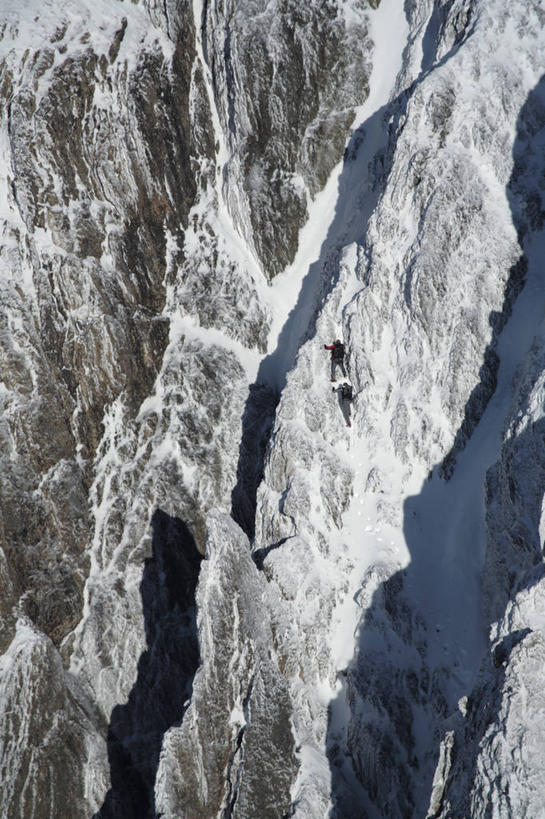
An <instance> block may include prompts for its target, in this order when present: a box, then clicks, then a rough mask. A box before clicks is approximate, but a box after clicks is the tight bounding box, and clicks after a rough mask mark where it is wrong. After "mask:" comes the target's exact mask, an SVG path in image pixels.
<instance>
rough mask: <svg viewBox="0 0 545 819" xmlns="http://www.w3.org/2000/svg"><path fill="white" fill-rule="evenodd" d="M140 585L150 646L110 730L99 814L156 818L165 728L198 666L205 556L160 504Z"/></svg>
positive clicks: (104, 818) (176, 715) (179, 712)
mask: <svg viewBox="0 0 545 819" xmlns="http://www.w3.org/2000/svg"><path fill="white" fill-rule="evenodd" d="M151 525H152V532H153V539H152V555H151V557H149V558H147V559H146V561H145V564H144V572H143V575H142V582H141V585H140V593H141V595H142V607H143V614H144V622H145V630H146V643H147V649H146V651H144V653H143V654H142V656H141V657H140V660H139V661H138V677H137V680H136V682H135V684H134V686H133V688H132V690H131V692H130V694H129V699H128V701H127V703H126V704H125V705H117V706H116V707H115V708H114V709H113V711H112V715H111V719H110V725H109V729H108V739H107V744H108V759H109V763H110V777H111V787H110V790H109V791H108V793H107V795H106V798H105V801H104V804H103V805H102V807H101V808H100V810H99V811H98V812H97V813H96V814H95V816H94V819H156V817H157V813H156V810H155V798H154V786H155V777H156V774H157V768H158V765H159V754H160V751H161V743H162V740H163V735H164V734H165V732H166V731H167V730H168V729H169V728H171V727H172V726H174V725H179V724H180V722H181V720H182V717H183V715H184V711H185V709H186V706H187V701H188V699H189V697H190V696H191V687H192V682H193V677H194V675H195V672H196V670H197V668H198V665H199V645H198V639H197V628H196V612H195V589H196V586H197V581H198V577H199V569H200V564H201V561H202V555H201V554H200V552H199V551H198V549H197V547H196V545H195V541H194V539H193V536H192V535H191V532H190V531H189V529H188V528H187V526H186V524H185V523H184V522H183V521H182V520H179V519H178V518H172V517H170V516H169V515H167V514H166V513H165V512H162V511H161V510H157V511H156V512H155V513H154V515H153V519H152V521H151Z"/></svg>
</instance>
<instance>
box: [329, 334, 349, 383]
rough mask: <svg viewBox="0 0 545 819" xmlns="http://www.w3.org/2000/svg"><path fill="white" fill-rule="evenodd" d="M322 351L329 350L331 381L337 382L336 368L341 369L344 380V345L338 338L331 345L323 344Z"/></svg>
mask: <svg viewBox="0 0 545 819" xmlns="http://www.w3.org/2000/svg"><path fill="white" fill-rule="evenodd" d="M324 350H331V380H332V381H336V380H337V379H336V378H335V372H336V369H337V367H340V368H341V371H342V374H343V375H344V377H345V378H346V370H345V368H344V344H343V343H342V341H341V340H340V338H337V339H335V341H334V342H333V344H329V345H328V344H324Z"/></svg>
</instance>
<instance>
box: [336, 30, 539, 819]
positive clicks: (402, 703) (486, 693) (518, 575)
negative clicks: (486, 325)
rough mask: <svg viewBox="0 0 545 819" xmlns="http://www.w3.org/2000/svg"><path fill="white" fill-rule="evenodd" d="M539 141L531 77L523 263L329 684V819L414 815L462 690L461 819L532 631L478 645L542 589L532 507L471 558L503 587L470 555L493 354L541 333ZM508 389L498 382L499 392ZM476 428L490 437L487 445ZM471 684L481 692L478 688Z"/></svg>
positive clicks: (513, 183)
mask: <svg viewBox="0 0 545 819" xmlns="http://www.w3.org/2000/svg"><path fill="white" fill-rule="evenodd" d="M430 24H431V25H433V26H435V27H437V26H438V21H437V20H436V19H435V18H434V19H433V20H432V21H431V23H430ZM427 59H428V61H429V56H428V58H427ZM430 64H431V63H430ZM400 103H401V106H402V107H403V100H402V99H401V98H400V99H399V100H397V101H396V102H395V103H393V105H396V104H400ZM544 135H545V79H543V78H542V80H541V81H540V83H539V84H538V86H536V88H535V89H534V90H533V91H532V92H531V93H530V95H529V97H528V99H527V101H526V102H525V104H524V106H523V108H522V109H521V112H520V114H519V118H518V121H517V136H516V140H515V143H514V145H513V159H514V164H513V171H512V174H511V177H510V180H509V183H508V187H507V198H508V201H509V204H510V208H511V212H512V218H513V223H514V225H515V227H516V229H517V234H518V237H519V243H520V247H521V255H520V257H519V259H518V261H517V262H516V264H515V265H513V267H512V269H511V271H510V276H509V280H508V282H507V285H506V290H505V294H504V305H503V309H502V311H501V312H499V313H497V312H494V311H493V312H492V313H491V315H490V325H491V328H492V340H491V342H490V344H489V346H488V348H487V350H486V352H485V354H484V360H483V365H482V368H481V382H480V383H479V384H478V385H477V387H476V388H475V389H474V390H473V391H472V393H471V395H470V396H469V397H468V401H467V405H466V409H465V415H464V419H463V422H462V424H461V426H460V429H459V430H458V433H457V435H456V437H455V441H454V443H453V447H452V449H451V451H450V452H449V454H448V455H447V456H446V457H445V458H444V459H443V461H442V463H440V464H438V465H437V466H436V468H435V469H434V470H433V472H432V473H431V475H430V478H429V480H428V481H427V482H426V484H425V485H424V486H423V488H422V491H421V493H420V494H419V495H417V496H414V497H411V498H408V499H407V501H406V502H405V506H404V534H405V539H406V543H407V546H408V549H409V552H410V556H411V562H410V563H409V565H408V566H407V567H406V568H405V569H403V570H401V571H398V572H396V573H395V574H394V575H393V576H391V577H390V578H388V579H387V580H385V582H383V583H381V584H380V585H379V586H378V588H377V590H376V591H375V593H374V595H373V598H372V602H371V605H370V606H369V608H368V609H367V610H366V612H365V614H364V616H363V619H362V621H361V624H360V626H359V629H358V632H357V635H356V648H355V653H354V657H353V660H352V661H351V663H350V665H349V667H348V669H347V670H346V671H345V672H343V674H342V676H341V682H342V690H341V692H340V694H339V695H338V697H337V698H336V699H335V700H334V701H333V702H332V703H331V705H330V715H329V727H328V737H327V753H328V758H329V762H330V768H331V777H332V801H333V811H332V816H333V817H337V818H338V819H341V818H342V819H350V818H351V817H362V816H367V815H370V816H389V817H409V816H425V815H426V811H427V809H428V804H429V800H430V794H431V790H432V780H433V775H434V771H435V768H436V765H437V761H438V754H439V743H440V741H441V739H442V737H443V734H444V732H445V730H446V729H445V726H444V722H443V721H444V720H445V719H446V718H448V717H451V716H452V715H453V714H455V713H456V711H457V703H458V700H459V699H460V698H461V697H462V696H464V695H467V694H468V693H469V692H470V691H472V689H473V693H472V694H471V695H470V696H469V699H468V704H467V708H468V716H467V720H468V722H469V721H471V723H472V725H473V727H474V730H475V731H476V735H475V736H474V737H472V745H471V747H467V746H465V745H464V761H463V776H464V782H463V783H462V784H461V785H460V784H459V783H458V790H465V792H464V794H463V795H462V796H461V797H460V799H462V802H461V803H460V804H459V805H458V808H459V809H460V810H464V811H467V809H468V805H467V803H464V802H463V800H464V799H466V800H467V799H468V798H469V796H468V793H469V790H470V788H471V784H472V782H473V779H474V772H475V766H476V761H477V753H478V749H479V740H480V739H481V738H482V737H483V736H484V733H485V731H486V729H487V727H488V725H489V724H490V723H491V722H492V721H494V719H495V718H496V716H497V714H498V710H499V708H500V705H501V688H502V683H503V680H504V677H505V664H506V661H507V660H508V658H509V655H510V653H511V652H512V650H513V649H514V647H515V646H516V645H518V643H520V642H521V640H524V639H525V637H526V636H527V634H528V633H529V631H530V630H529V629H522V630H520V631H518V632H515V633H513V634H510V635H508V636H507V637H506V638H504V639H503V640H502V641H501V643H500V644H499V645H497V646H496V647H495V648H494V650H493V651H491V650H490V647H489V646H488V645H487V642H486V635H487V633H488V627H489V625H490V623H491V622H492V621H495V619H496V618H497V617H501V615H502V614H503V612H504V611H505V608H506V606H507V605H508V603H509V601H510V600H511V599H512V598H513V595H514V594H515V593H516V592H517V591H519V590H520V589H521V588H525V587H531V586H532V585H533V584H534V583H536V582H538V581H539V580H540V579H542V577H543V576H544V571H543V567H542V566H541V563H542V559H543V555H542V544H541V542H540V535H539V524H540V516H541V504H540V502H539V503H538V502H534V499H531V500H528V501H526V498H525V502H526V508H525V516H524V521H523V522H521V521H517V522H516V525H515V526H513V531H509V532H508V533H507V534H506V535H505V537H506V543H505V544H500V547H498V545H497V544H495V543H494V544H490V547H491V548H496V549H498V548H504V553H505V554H506V555H507V556H506V557H505V556H504V557H503V558H502V556H501V554H500V555H499V556H496V557H493V558H492V557H490V555H489V554H488V555H487V554H485V553H483V554H482V555H481V556H480V565H481V567H482V566H483V565H485V566H486V567H487V568H490V569H491V571H492V569H494V571H500V570H498V569H497V566H496V568H494V567H493V566H492V563H493V561H494V560H495V561H496V563H498V562H499V564H501V563H502V560H503V562H504V563H505V564H506V565H505V566H504V567H503V569H502V571H503V575H502V576H503V577H504V580H505V582H503V583H496V585H494V576H493V575H492V573H491V577H490V579H488V578H487V577H486V576H485V577H483V575H482V574H481V573H480V572H479V571H478V570H477V566H478V564H479V560H478V559H477V560H476V559H474V558H473V557H472V556H471V550H472V549H474V550H475V549H479V548H480V544H484V542H485V528H484V525H485V522H484V520H483V509H485V507H486V505H487V504H489V503H490V501H489V498H487V497H485V486H486V482H487V480H491V479H494V475H495V473H496V471H497V470H498V464H499V461H500V458H501V455H502V452H501V433H502V431H503V424H504V422H505V421H506V420H507V419H508V417H509V412H510V400H509V397H510V393H509V387H510V384H509V383H505V384H504V385H503V389H504V390H506V392H505V394H503V393H502V394H500V395H498V391H499V388H498V373H499V370H500V368H501V366H502V361H503V357H502V355H500V356H498V351H497V350H498V347H499V345H500V342H502V341H505V339H507V341H509V344H505V343H504V344H503V347H502V350H501V353H502V354H503V356H505V357H506V358H509V357H513V355H514V356H515V358H516V361H515V362H514V363H515V364H516V362H517V361H520V360H522V358H523V356H524V355H525V354H526V353H527V352H528V350H529V347H530V344H531V342H532V338H533V334H534V333H535V331H536V329H537V325H538V322H539V321H541V312H540V310H538V309H534V308H533V306H532V300H534V301H535V298H536V296H535V294H532V292H530V291H529V290H528V288H525V278H526V273H527V270H528V267H530V269H532V270H534V269H535V272H533V274H532V275H533V276H535V277H537V279H538V280H539V281H538V285H539V289H540V291H541V294H540V300H539V304H542V291H543V274H542V272H541V269H540V268H541V264H540V261H539V259H538V258H537V253H536V255H535V257H532V256H530V257H529V258H527V257H526V252H525V251H526V250H527V242H526V239H528V238H529V237H531V236H532V234H534V235H536V233H537V232H539V231H542V229H543V224H544V223H545V212H544V208H543V205H542V199H541V196H540V195H539V192H538V188H537V182H536V183H534V184H535V191H531V192H528V189H527V183H528V179H526V181H525V180H523V179H522V176H523V175H524V173H525V172H526V158H525V157H527V155H528V149H529V147H530V146H531V145H532V144H533V145H534V147H535V146H536V145H541V146H543V144H545V136H544ZM544 244H545V240H544ZM528 263H529V264H528ZM532 263H533V266H532ZM525 325H529V326H525ZM519 330H520V333H519ZM511 341H512V342H513V343H512V344H511ZM506 351H507V352H506ZM507 372H508V373H510V375H512V373H513V372H514V364H512V365H511V369H509V365H508V369H507ZM500 376H501V373H500ZM509 380H510V379H509V378H507V379H506V377H505V376H504V378H503V381H504V382H506V381H509ZM500 392H501V391H500ZM481 420H482V422H483V423H482V424H481V423H480V422H481ZM488 428H493V430H494V433H495V438H494V441H493V443H492V444H491V440H490V434H489V429H488ZM536 440H541V441H545V422H544V421H542V420H540V421H538V422H536V423H534V424H530V425H529V426H528V427H526V429H525V430H524V432H522V433H521V434H520V435H519V436H518V438H515V439H511V441H510V442H509V446H510V452H511V451H518V450H520V451H521V452H522V451H524V450H525V447H526V446H528V442H530V441H531V442H533V445H534V446H535V441H536ZM543 446H544V452H543V453H542V454H544V455H545V444H544V445H543ZM483 454H484V455H485V456H486V459H485V461H484V462H483ZM527 469H528V473H527V474H526V475H525V476H524V480H525V481H526V484H525V485H526V486H532V485H533V484H535V485H537V486H538V487H539V486H541V487H543V486H544V485H545V464H544V463H543V459H542V458H541V457H539V453H538V454H537V456H536V457H535V458H534V460H533V462H532V463H531V464H528V465H527ZM462 470H463V475H465V476H468V475H472V474H476V475H478V476H479V477H480V486H479V487H478V491H476V492H472V491H471V490H472V487H474V486H476V484H475V483H474V484H472V486H471V487H469V488H467V489H465V488H464V486H463V481H462ZM520 488H523V487H520ZM518 490H519V487H513V486H511V485H509V486H508V487H507V488H506V494H507V496H509V493H511V494H512V495H513V496H516V495H517V492H518ZM488 514H490V515H492V516H493V515H494V514H497V510H496V511H494V509H492V510H491V509H488ZM515 529H516V531H515ZM483 549H484V547H483ZM468 558H470V560H468ZM487 582H488V583H489V584H490V587H489V588H488V594H489V596H490V597H493V606H492V605H491V606H490V607H489V610H490V614H489V616H488V617H486V616H485V614H484V611H485V605H484V603H483V584H484V585H485V586H486V583H487ZM492 612H493V613H492ZM430 622H431V623H432V624H433V625H432V626H431V627H430ZM476 623H477V624H478V626H479V627H478V628H477V629H475V628H474V626H475V624H476ZM476 632H479V633H476ZM479 671H481V674H482V676H481V677H478V676H477V675H478V673H479ZM483 672H484V673H483ZM476 680H479V681H480V682H478V683H477V686H476V685H475V683H476ZM458 741H459V742H460V743H462V744H463V742H464V737H463V736H459V737H458ZM460 765H462V763H460ZM449 815H450V814H449ZM459 815H462V814H459ZM463 815H466V814H465V813H464V814H463Z"/></svg>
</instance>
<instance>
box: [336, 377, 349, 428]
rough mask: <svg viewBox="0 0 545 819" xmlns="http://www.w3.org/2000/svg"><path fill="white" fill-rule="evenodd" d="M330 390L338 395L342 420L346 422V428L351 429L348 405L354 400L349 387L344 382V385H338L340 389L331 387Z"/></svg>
mask: <svg viewBox="0 0 545 819" xmlns="http://www.w3.org/2000/svg"><path fill="white" fill-rule="evenodd" d="M331 389H332V391H333V392H336V393H339V400H340V402H341V410H342V413H343V416H344V420H345V421H346V426H347V427H351V426H352V422H351V420H350V404H351V403H352V401H353V400H354V397H353V395H352V387H351V385H350V384H348V383H347V382H346V381H345V382H344V384H341V385H340V387H332V388H331Z"/></svg>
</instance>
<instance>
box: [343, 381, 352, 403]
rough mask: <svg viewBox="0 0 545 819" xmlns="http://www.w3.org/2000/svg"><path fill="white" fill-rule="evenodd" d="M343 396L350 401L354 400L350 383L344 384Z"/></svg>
mask: <svg viewBox="0 0 545 819" xmlns="http://www.w3.org/2000/svg"><path fill="white" fill-rule="evenodd" d="M342 397H343V398H347V399H348V400H349V401H352V387H351V386H350V384H347V385H346V387H345V386H344V385H343V388H342Z"/></svg>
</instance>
